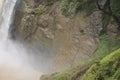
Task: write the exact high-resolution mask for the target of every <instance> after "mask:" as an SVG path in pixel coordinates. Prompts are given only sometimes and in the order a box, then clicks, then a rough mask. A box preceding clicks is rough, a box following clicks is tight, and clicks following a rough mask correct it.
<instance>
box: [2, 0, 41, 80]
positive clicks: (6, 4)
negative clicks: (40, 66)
mask: <svg viewBox="0 0 120 80" xmlns="http://www.w3.org/2000/svg"><path fill="white" fill-rule="evenodd" d="M15 3H16V0H0V80H39V78H40V75H41V72H38V71H36V70H35V69H34V68H32V67H31V66H30V65H29V64H27V60H28V58H29V57H28V56H27V54H26V52H27V51H26V50H25V48H24V46H22V45H21V44H18V43H16V42H14V41H11V40H10V39H9V38H8V32H9V31H8V30H9V26H10V23H11V19H12V12H13V9H14V6H15Z"/></svg>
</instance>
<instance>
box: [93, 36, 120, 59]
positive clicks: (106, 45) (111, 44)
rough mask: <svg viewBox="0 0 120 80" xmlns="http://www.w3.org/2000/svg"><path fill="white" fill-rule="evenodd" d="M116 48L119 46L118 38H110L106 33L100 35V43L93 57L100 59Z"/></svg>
mask: <svg viewBox="0 0 120 80" xmlns="http://www.w3.org/2000/svg"><path fill="white" fill-rule="evenodd" d="M118 48H120V41H119V40H118V39H115V40H111V39H110V38H109V36H108V35H105V34H104V35H101V36H100V43H99V44H98V48H97V50H96V52H95V53H94V56H93V57H94V58H95V59H102V58H103V57H105V56H107V55H109V54H110V53H111V52H113V51H114V50H117V49H118Z"/></svg>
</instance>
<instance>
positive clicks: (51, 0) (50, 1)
mask: <svg viewBox="0 0 120 80" xmlns="http://www.w3.org/2000/svg"><path fill="white" fill-rule="evenodd" d="M56 1H58V0H47V4H48V5H51V4H53V3H54V2H56Z"/></svg>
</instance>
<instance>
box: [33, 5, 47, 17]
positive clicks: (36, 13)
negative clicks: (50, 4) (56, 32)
mask: <svg viewBox="0 0 120 80" xmlns="http://www.w3.org/2000/svg"><path fill="white" fill-rule="evenodd" d="M44 9H45V5H44V4H41V5H39V7H37V8H36V9H35V10H34V11H33V13H32V15H33V16H40V15H42V14H43V13H45V10H44Z"/></svg>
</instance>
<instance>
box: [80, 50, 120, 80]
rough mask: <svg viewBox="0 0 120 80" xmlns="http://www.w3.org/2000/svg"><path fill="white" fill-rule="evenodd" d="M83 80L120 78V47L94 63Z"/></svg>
mask: <svg viewBox="0 0 120 80" xmlns="http://www.w3.org/2000/svg"><path fill="white" fill-rule="evenodd" d="M82 80H120V49H118V50H116V51H114V52H112V53H111V54H110V55H108V56H107V57H105V58H103V59H102V60H101V61H100V62H99V63H96V64H94V65H92V66H91V68H90V69H89V70H88V71H87V72H86V74H85V75H84V76H83V78H82Z"/></svg>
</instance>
